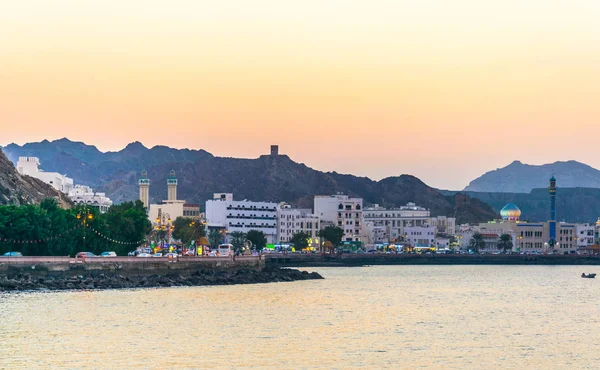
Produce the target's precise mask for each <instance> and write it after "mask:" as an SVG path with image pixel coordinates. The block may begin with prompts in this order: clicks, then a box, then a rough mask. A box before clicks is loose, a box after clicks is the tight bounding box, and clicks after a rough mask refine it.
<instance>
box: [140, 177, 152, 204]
mask: <svg viewBox="0 0 600 370" xmlns="http://www.w3.org/2000/svg"><path fill="white" fill-rule="evenodd" d="M139 184H140V200H141V201H142V203H144V207H146V208H148V207H149V206H150V180H149V179H148V172H146V170H143V171H142V177H141V178H140V181H139Z"/></svg>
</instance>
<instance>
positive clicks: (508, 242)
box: [498, 234, 513, 252]
mask: <svg viewBox="0 0 600 370" xmlns="http://www.w3.org/2000/svg"><path fill="white" fill-rule="evenodd" d="M512 248H513V242H512V236H510V234H502V235H500V240H499V241H498V249H500V250H502V251H503V252H506V251H509V250H512Z"/></svg>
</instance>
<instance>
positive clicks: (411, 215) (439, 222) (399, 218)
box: [363, 203, 456, 243]
mask: <svg viewBox="0 0 600 370" xmlns="http://www.w3.org/2000/svg"><path fill="white" fill-rule="evenodd" d="M363 217H364V220H365V223H369V225H370V227H369V229H370V233H371V235H370V239H371V240H372V242H373V243H386V242H387V243H391V242H397V241H401V240H403V238H404V237H405V236H406V235H405V234H406V228H409V227H421V226H433V227H434V228H435V230H436V234H447V235H455V234H456V219H455V218H453V217H446V216H437V217H432V216H431V213H430V212H429V210H427V209H426V208H423V207H420V206H418V205H415V204H414V203H408V204H407V205H406V206H402V207H399V208H394V209H387V208H384V207H379V205H377V204H375V205H374V206H373V207H368V208H365V210H364V211H363Z"/></svg>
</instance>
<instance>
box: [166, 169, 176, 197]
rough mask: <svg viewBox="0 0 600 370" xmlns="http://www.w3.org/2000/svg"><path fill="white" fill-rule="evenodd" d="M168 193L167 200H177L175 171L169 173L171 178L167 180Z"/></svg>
mask: <svg viewBox="0 0 600 370" xmlns="http://www.w3.org/2000/svg"><path fill="white" fill-rule="evenodd" d="M167 191H168V193H167V200H169V201H173V200H177V177H175V171H174V170H171V172H169V177H168V178H167Z"/></svg>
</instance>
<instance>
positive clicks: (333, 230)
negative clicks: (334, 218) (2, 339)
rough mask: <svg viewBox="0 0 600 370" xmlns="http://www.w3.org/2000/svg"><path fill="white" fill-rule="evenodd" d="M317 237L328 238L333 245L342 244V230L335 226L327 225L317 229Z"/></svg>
mask: <svg viewBox="0 0 600 370" xmlns="http://www.w3.org/2000/svg"><path fill="white" fill-rule="evenodd" d="M319 237H320V238H322V239H325V240H328V241H329V242H331V244H333V246H334V247H337V246H339V245H340V244H342V238H343V237H344V230H342V229H341V228H339V227H337V226H327V227H326V228H324V229H323V230H319Z"/></svg>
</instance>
